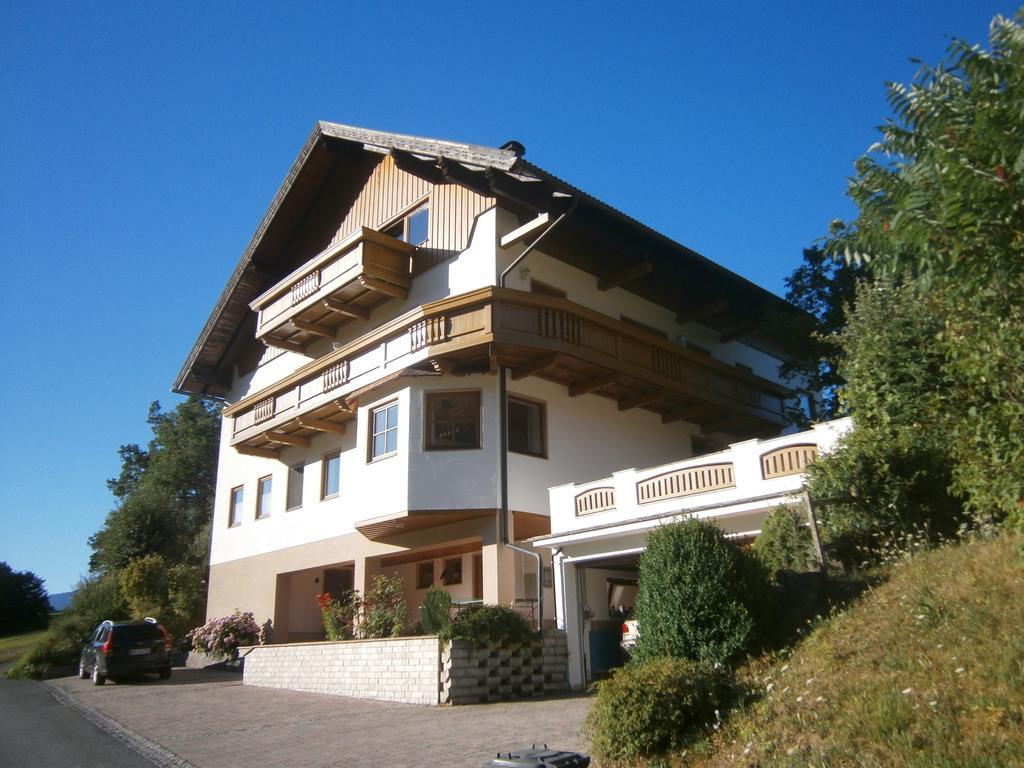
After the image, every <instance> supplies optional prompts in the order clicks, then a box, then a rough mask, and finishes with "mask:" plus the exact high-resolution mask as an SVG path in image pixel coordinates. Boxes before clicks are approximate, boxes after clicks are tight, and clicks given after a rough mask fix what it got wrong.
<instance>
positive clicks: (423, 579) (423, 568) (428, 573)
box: [416, 560, 434, 589]
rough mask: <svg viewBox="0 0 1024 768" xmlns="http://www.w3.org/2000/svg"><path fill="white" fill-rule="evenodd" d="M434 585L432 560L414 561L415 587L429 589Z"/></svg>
mask: <svg viewBox="0 0 1024 768" xmlns="http://www.w3.org/2000/svg"><path fill="white" fill-rule="evenodd" d="M433 585H434V561H433V560H431V561H430V562H429V563H416V589H430V588H431V587H432V586H433Z"/></svg>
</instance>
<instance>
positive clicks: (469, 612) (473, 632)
mask: <svg viewBox="0 0 1024 768" xmlns="http://www.w3.org/2000/svg"><path fill="white" fill-rule="evenodd" d="M438 636H439V637H440V638H441V639H442V640H465V641H467V642H469V643H471V644H473V645H475V646H476V647H478V648H483V647H484V646H486V645H488V644H489V643H501V644H503V645H529V644H530V643H532V642H533V640H534V637H535V634H534V631H533V629H532V628H531V627H530V625H529V624H527V623H526V619H524V618H523V617H522V616H521V615H519V614H518V613H516V612H515V611H513V610H512V609H511V608H505V607H504V606H501V605H474V606H471V607H470V608H467V609H466V610H464V611H462V612H461V613H460V614H459V615H458V616H456V617H455V618H454V619H453V620H452V621H451V623H450V624H449V625H448V627H447V628H445V629H443V630H442V631H441V632H439V633H438Z"/></svg>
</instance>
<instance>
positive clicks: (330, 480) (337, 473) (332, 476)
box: [320, 451, 341, 499]
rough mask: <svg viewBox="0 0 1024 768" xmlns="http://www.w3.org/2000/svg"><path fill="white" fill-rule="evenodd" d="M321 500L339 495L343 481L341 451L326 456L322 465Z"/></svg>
mask: <svg viewBox="0 0 1024 768" xmlns="http://www.w3.org/2000/svg"><path fill="white" fill-rule="evenodd" d="M321 477H322V479H321V482H320V498H321V499H330V498H333V497H335V496H337V495H338V489H339V488H340V481H341V451H333V452H331V453H328V454H325V455H324V458H323V461H322V463H321Z"/></svg>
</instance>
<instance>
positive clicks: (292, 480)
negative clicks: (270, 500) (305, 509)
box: [286, 464, 306, 509]
mask: <svg viewBox="0 0 1024 768" xmlns="http://www.w3.org/2000/svg"><path fill="white" fill-rule="evenodd" d="M305 475H306V465H305V464H295V465H293V466H291V467H289V468H288V499H287V505H288V506H287V507H286V509H298V508H299V507H301V506H302V485H303V481H304V480H305Z"/></svg>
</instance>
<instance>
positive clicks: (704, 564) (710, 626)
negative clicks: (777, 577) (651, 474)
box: [634, 519, 772, 663]
mask: <svg viewBox="0 0 1024 768" xmlns="http://www.w3.org/2000/svg"><path fill="white" fill-rule="evenodd" d="M639 570H640V579H639V587H638V589H637V596H636V607H635V616H636V619H637V623H638V629H639V633H640V634H639V637H638V639H637V645H636V648H635V650H634V656H635V658H637V659H638V660H640V661H645V660H650V659H654V658H659V657H662V656H669V657H673V658H678V659H691V660H694V661H705V662H711V663H716V662H725V661H728V660H729V659H732V658H735V657H736V656H738V655H740V654H741V653H742V652H744V651H746V650H747V649H749V648H750V647H751V646H752V645H753V643H754V642H755V641H756V640H758V639H759V638H760V633H761V630H762V629H763V627H764V624H765V620H766V619H767V617H768V615H769V614H770V611H771V602H772V600H771V595H772V590H771V587H770V585H769V584H768V582H767V578H766V574H765V571H764V567H763V566H761V565H760V563H758V562H757V561H756V559H755V558H753V557H752V556H750V555H748V554H747V553H745V552H743V551H741V550H740V549H739V548H738V547H736V546H735V545H733V544H731V543H730V542H729V541H727V540H726V538H725V537H724V536H723V535H722V532H721V531H720V530H719V529H718V528H717V527H715V526H714V525H711V524H709V523H705V522H701V521H699V520H694V519H690V520H684V521H682V522H678V523H671V524H668V525H664V526H661V527H659V528H656V529H655V530H653V531H652V532H651V533H650V535H649V536H648V539H647V550H646V551H645V552H644V554H643V555H641V557H640V566H639Z"/></svg>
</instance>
